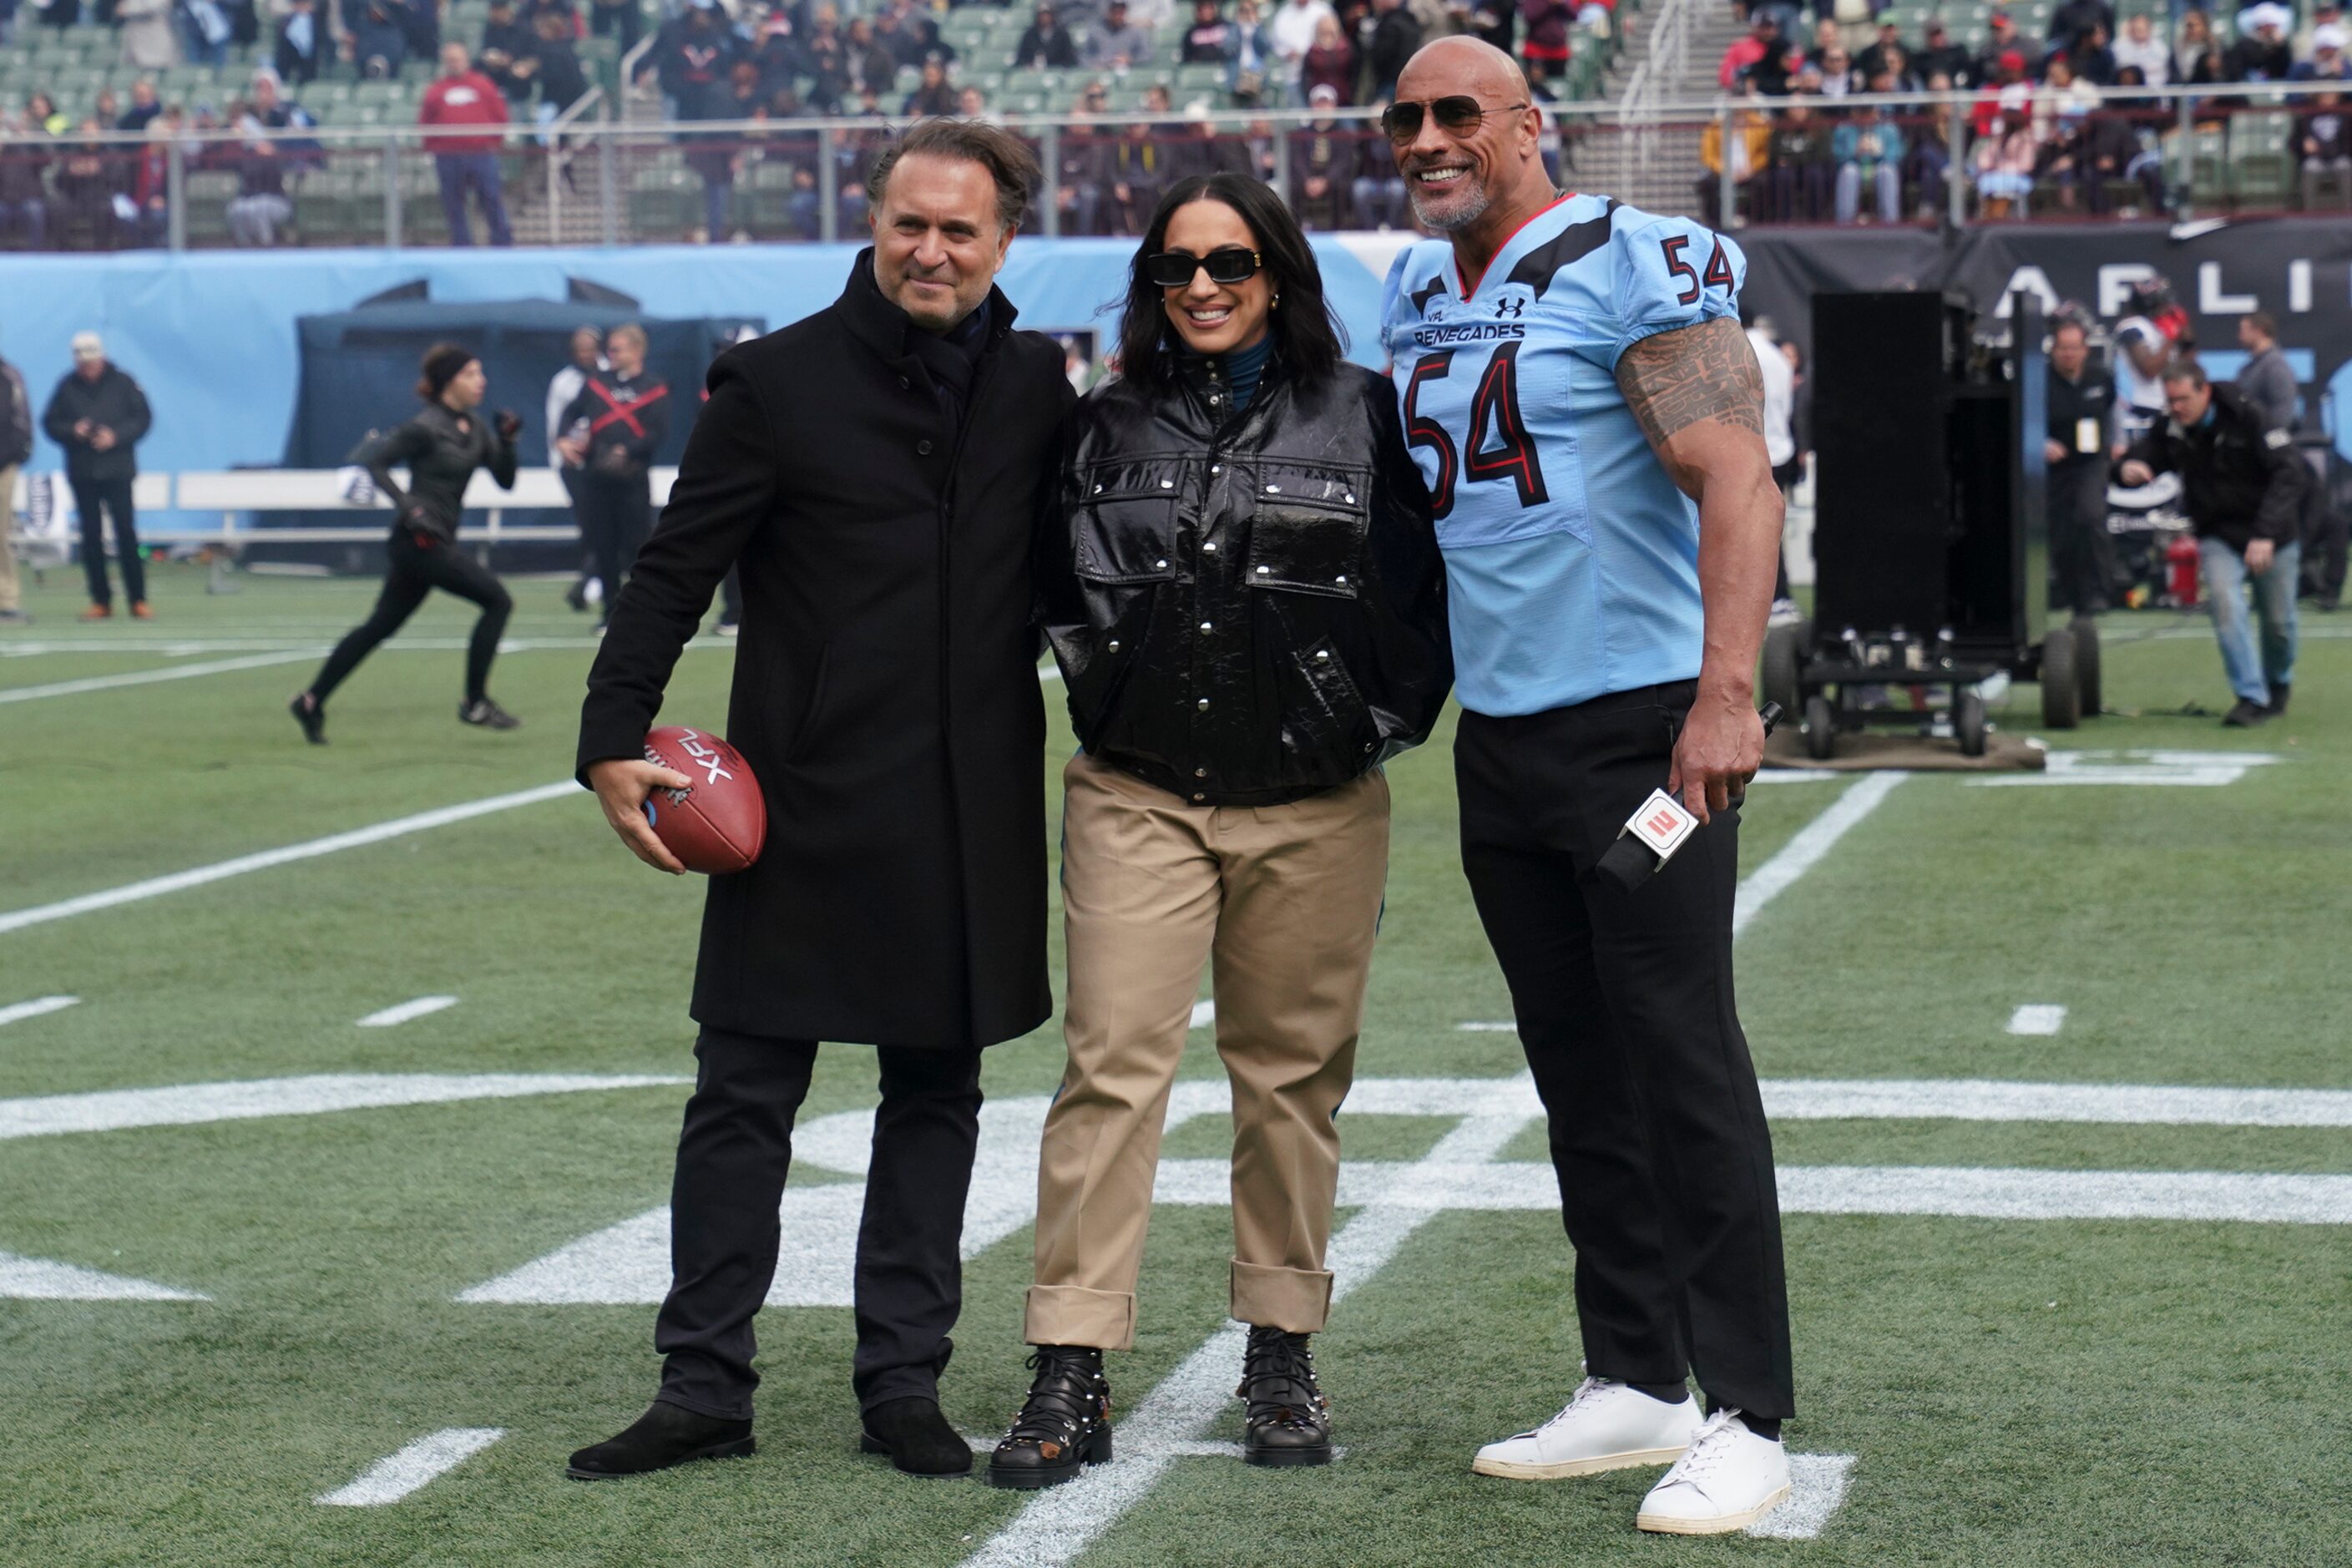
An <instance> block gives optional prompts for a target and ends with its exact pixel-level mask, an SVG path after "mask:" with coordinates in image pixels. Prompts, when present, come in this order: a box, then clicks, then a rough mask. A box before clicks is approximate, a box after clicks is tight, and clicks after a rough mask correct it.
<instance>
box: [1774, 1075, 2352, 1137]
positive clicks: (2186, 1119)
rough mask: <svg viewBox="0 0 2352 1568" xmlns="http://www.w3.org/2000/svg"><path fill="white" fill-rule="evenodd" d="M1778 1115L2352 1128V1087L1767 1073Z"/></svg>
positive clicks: (1793, 1118) (1782, 1118) (1776, 1117)
mask: <svg viewBox="0 0 2352 1568" xmlns="http://www.w3.org/2000/svg"><path fill="white" fill-rule="evenodd" d="M1763 1088H1764V1113H1765V1115H1767V1116H1768V1117H1769V1118H1771V1119H1772V1120H1773V1121H1848V1120H1874V1121H2081V1122H2123V1123H2155V1124H2169V1125H2174V1126H2204V1127H2352V1089H2200V1088H2192V1087H2177V1086H2173V1085H2169V1084H2130V1083H2014V1082H2000V1081H1997V1080H1990V1079H1940V1078H1922V1079H1765V1080H1764V1085H1763Z"/></svg>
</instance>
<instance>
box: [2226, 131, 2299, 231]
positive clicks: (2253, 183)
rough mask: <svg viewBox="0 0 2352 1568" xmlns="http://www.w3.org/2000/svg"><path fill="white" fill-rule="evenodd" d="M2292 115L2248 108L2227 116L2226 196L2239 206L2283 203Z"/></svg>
mask: <svg viewBox="0 0 2352 1568" xmlns="http://www.w3.org/2000/svg"><path fill="white" fill-rule="evenodd" d="M2293 133H2294V117H2293V116H2292V115H2289V114H2285V113H2281V112H2279V111H2276V110H2252V111H2248V112H2242V113H2240V114H2237V115H2233V116H2232V117H2231V120H2230V196H2231V200H2232V201H2233V202H2234V203H2236V205H2240V206H2254V207H2284V206H2285V205H2288V204H2287V195H2288V192H2289V191H2290V190H2291V189H2292V188H2293V183H2294V159H2293V158H2292V157H2290V156H2289V154H2288V151H2287V149H2288V143H2289V141H2290V140H2291V138H2292V136H2293Z"/></svg>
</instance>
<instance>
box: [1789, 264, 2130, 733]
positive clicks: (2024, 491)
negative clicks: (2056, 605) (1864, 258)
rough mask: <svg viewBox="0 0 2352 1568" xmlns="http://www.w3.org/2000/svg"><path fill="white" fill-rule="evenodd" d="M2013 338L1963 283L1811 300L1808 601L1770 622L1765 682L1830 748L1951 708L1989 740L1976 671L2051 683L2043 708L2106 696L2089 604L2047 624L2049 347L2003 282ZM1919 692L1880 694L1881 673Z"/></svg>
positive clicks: (2077, 711) (2070, 718) (2062, 711)
mask: <svg viewBox="0 0 2352 1568" xmlns="http://www.w3.org/2000/svg"><path fill="white" fill-rule="evenodd" d="M1975 324H1976V323H1975V312H1974V311H1973V310H1970V308H1969V304H1968V301H1967V300H1966V299H1965V298H1964V297H1962V296H1960V295H1958V294H1946V293H1933V292H1917V291H1905V292H1899V293H1842V294H1820V295H1816V296H1815V297H1814V300H1813V387H1814V390H1813V430H1814V437H1813V447H1814V452H1815V470H1814V493H1815V498H1816V506H1815V509H1814V522H1813V559H1814V563H1815V575H1814V584H1813V615H1812V618H1811V620H1810V621H1806V622H1799V623H1798V624H1796V625H1793V626H1776V627H1774V628H1772V630H1771V631H1770V632H1769V634H1768V635H1767V636H1766V638H1765V642H1764V668H1763V694H1764V695H1765V696H1766V697H1767V698H1769V699H1770V700H1774V701H1776V702H1779V703H1780V705H1781V706H1782V707H1783V708H1785V709H1787V710H1789V711H1790V712H1792V713H1798V714H1801V715H1802V716H1803V719H1804V732H1805V745H1806V750H1807V751H1808V752H1811V754H1812V755H1813V756H1814V757H1816V758H1827V757H1829V756H1830V755H1832V752H1833V751H1834V748H1835V746H1836V742H1837V737H1838V736H1839V735H1841V734H1850V733H1853V732H1855V731H1860V730H1861V729H1862V728H1863V727H1864V725H1867V724H1903V725H1913V726H1919V727H1923V728H1927V727H1932V726H1933V725H1935V724H1936V723H1937V721H1948V723H1949V725H1950V727H1951V731H1952V733H1953V734H1954V735H1955V736H1956V737H1957V738H1958V742H1959V746H1960V750H1961V752H1964V753H1966V754H1967V755H1969V756H1981V755H1982V754H1983V753H1984V749H1985V735H1986V721H1985V705H1984V699H1983V698H1982V696H1980V695H1979V690H1978V688H1979V685H1980V684H1981V683H1982V682H1984V681H1986V680H1988V679H1991V678H1992V677H1994V676H1995V675H1998V674H2001V673H2006V674H2008V675H2009V676H2010V677H2011V679H2018V680H2039V681H2040V682H2041V683H2042V723H2043V724H2045V725H2047V726H2048V727H2050V728H2052V729H2056V730H2069V729H2072V728H2074V725H2075V724H2076V723H2077V722H2078V721H2080V719H2081V718H2082V717H2083V715H2084V714H2085V713H2096V712H2097V711H2098V708H2099V653H2098V635H2097V632H2096V630H2095V627H2094V625H2093V623H2092V622H2091V621H2089V620H2087V619H2083V620H2077V621H2075V622H2074V624H2073V625H2071V626H2058V627H2054V628H2047V627H2045V623H2046V622H2047V620H2048V617H2049V609H2048V606H2049V589H2048V582H2049V571H2050V530H2049V519H2048V512H2047V506H2046V499H2045V488H2046V487H2045V482H2044V481H2045V474H2046V469H2047V464H2046V461H2045V458H2044V453H2043V447H2042V443H2043V440H2044V438H2045V400H2046V396H2047V382H2046V375H2047V364H2048V356H2047V354H2046V353H2045V349H2044V344H2043V341H2042V340H2043V323H2042V310H2041V306H2040V302H2039V300H2036V299H2034V298H2033V297H2032V295H2029V294H2025V293H2019V294H2017V295H2015V296H2013V297H2012V298H2011V318H2010V322H2009V326H2010V333H2009V346H2008V347H2007V348H2006V349H2005V350H2004V349H2002V348H2000V347H1998V346H1995V345H1992V344H1989V343H1985V342H1979V339H1978V337H1977V335H1976V333H1975V331H1974V328H1975ZM1904 689H1909V690H1912V691H1915V692H1918V693H1920V694H1922V695H1924V697H1925V699H1926V701H1925V704H1924V706H1923V705H1920V704H1918V703H1916V702H1915V703H1914V704H1913V705H1911V706H1907V707H1903V706H1895V705H1894V704H1893V703H1891V702H1885V701H1882V700H1878V699H1879V698H1880V697H1881V695H1882V694H1884V693H1886V692H1888V691H1890V690H1904Z"/></svg>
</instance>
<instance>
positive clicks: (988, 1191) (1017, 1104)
mask: <svg viewBox="0 0 2352 1568" xmlns="http://www.w3.org/2000/svg"><path fill="white" fill-rule="evenodd" d="M679 1081H684V1080H679ZM1048 1103H1049V1101H1048V1100H1047V1098H1046V1097H1045V1096H1043V1095H1032V1096H1023V1097H1019V1098H1015V1099H1010V1100H992V1101H991V1102H989V1103H988V1104H987V1105H986V1106H983V1107H982V1110H981V1113H980V1115H981V1131H980V1149H979V1153H978V1156H977V1158H976V1160H975V1162H974V1164H973V1169H972V1180H971V1200H970V1203H969V1205H968V1206H967V1209H966V1215H965V1222H964V1229H963V1244H962V1253H963V1256H964V1258H967V1259H970V1258H977V1257H979V1256H980V1255H981V1254H982V1252H985V1251H986V1250H987V1249H988V1248H989V1247H993V1246H994V1245H996V1243H998V1242H1000V1241H1002V1240H1003V1239H1004V1238H1005V1237H1009V1236H1012V1235H1013V1234H1014V1233H1015V1232H1017V1231H1019V1230H1021V1229H1022V1228H1023V1227H1024V1226H1027V1225H1028V1224H1030V1222H1031V1221H1032V1220H1033V1219H1034V1217H1035V1212H1036V1197H1037V1143H1038V1137H1039V1134H1040V1132H1041V1131H1042V1130H1043V1128H1044V1126H1045V1110H1046V1107H1047V1105H1048ZM1230 1104H1231V1096H1230V1094H1229V1092H1228V1090H1227V1088H1226V1085H1225V1081H1224V1080H1223V1079H1184V1080H1183V1081H1181V1082H1180V1083H1178V1084H1177V1085H1176V1086H1175V1089H1174V1090H1173V1092H1172V1093H1171V1095H1170V1097H1169V1106H1168V1121H1167V1125H1168V1126H1169V1128H1170V1129H1171V1130H1173V1129H1174V1128H1177V1127H1181V1126H1182V1125H1183V1124H1184V1123H1185V1122H1187V1121H1191V1120H1192V1118H1194V1117H1196V1116H1209V1115H1222V1114H1224V1113H1225V1112H1226V1111H1227V1110H1228V1109H1229V1107H1230ZM1764 1107H1765V1110H1766V1112H1767V1113H1768V1114H1769V1116H1771V1118H1772V1119H1773V1120H1774V1121H1827V1120H1847V1119H1860V1118H1869V1119H1876V1120H1887V1121H1934V1120H1957V1121H2071V1122H2117V1123H2178V1124H2203V1125H2212V1126H2248V1127H2352V1092H2347V1091H2344V1090H2340V1089H2175V1088H2162V1087H2154V1088H2151V1087H2137V1086H2131V1085H2109V1084H2064V1083H1996V1082H1983V1081H1974V1080H1965V1079H1912V1080H1888V1081H1884V1082H1874V1081H1867V1080H1864V1081H1858V1082H1857V1081H1850V1080H1839V1079H1795V1080H1788V1079H1780V1080H1767V1081H1766V1083H1765V1084H1764ZM1348 1110H1349V1113H1351V1114H1358V1115H1370V1116H1445V1117H1465V1116H1480V1117H1491V1118H1506V1117H1507V1118H1516V1119H1517V1122H1518V1123H1519V1124H1520V1125H1527V1124H1529V1123H1532V1122H1534V1121H1537V1120H1538V1118H1539V1117H1540V1116H1541V1115H1542V1113H1543V1108H1542V1106H1541V1105H1540V1104H1539V1103H1538V1100H1537V1099H1536V1093H1535V1089H1534V1087H1533V1086H1532V1084H1531V1083H1530V1082H1529V1081H1528V1079H1527V1078H1526V1076H1525V1075H1521V1076H1519V1077H1517V1078H1509V1079H1496V1078H1461V1079H1442V1078H1440V1079H1388V1078H1372V1079H1357V1080H1356V1083H1355V1086H1354V1087H1353V1088H1352V1089H1350V1090H1349V1096H1348ZM1341 1125H1342V1126H1343V1127H1344V1126H1345V1125H1346V1124H1345V1122H1344V1121H1343V1122H1342V1124H1341ZM873 1139H874V1115H873V1112H872V1111H870V1110H844V1111H837V1112H835V1113H834V1114H832V1115H830V1116H821V1117H819V1118H817V1119H816V1120H815V1121H811V1122H808V1123H806V1124H804V1125H803V1126H802V1127H800V1128H797V1129H795V1130H794V1131H793V1153H794V1156H795V1161H796V1164H797V1166H798V1167H799V1168H800V1169H802V1170H803V1171H811V1170H816V1171H828V1172H838V1173H842V1174H844V1175H846V1176H851V1177H861V1178H862V1177H863V1176H864V1175H865V1173H866V1159H867V1156H868V1154H869V1152H871V1148H872V1144H873ZM1407 1171H1411V1172H1414V1173H1418V1174H1417V1175H1416V1176H1415V1179H1414V1180H1413V1182H1412V1184H1411V1190H1410V1191H1407V1190H1402V1189H1399V1190H1397V1192H1396V1195H1395V1196H1394V1197H1393V1198H1392V1199H1391V1200H1389V1201H1392V1202H1394V1203H1396V1204H1399V1205H1408V1206H1421V1205H1429V1206H1430V1207H1431V1208H1432V1210H1434V1209H1436V1208H1443V1207H1449V1206H1450V1207H1469V1208H1477V1207H1492V1208H1498V1209H1505V1210H1517V1209H1524V1210H1529V1211H1536V1210H1546V1209H1549V1208H1550V1207H1552V1206H1554V1205H1557V1204H1558V1202H1559V1186H1558V1183H1557V1181H1556V1179H1555V1178H1554V1176H1553V1174H1552V1172H1551V1168H1550V1166H1549V1165H1545V1164H1538V1163H1524V1164H1510V1165H1490V1166H1486V1167H1474V1168H1466V1169H1455V1168H1453V1167H1450V1166H1445V1167H1443V1168H1441V1167H1436V1166H1429V1165H1426V1164H1423V1165H1417V1166H1410V1167H1408V1166H1401V1165H1393V1164H1380V1163H1364V1162H1360V1161H1349V1162H1348V1163H1346V1164H1344V1165H1342V1166H1341V1167H1340V1171H1339V1183H1340V1194H1341V1202H1342V1203H1343V1204H1344V1205H1348V1206H1351V1207H1352V1206H1356V1205H1369V1204H1372V1203H1377V1202H1380V1201H1382V1196H1383V1194H1384V1193H1387V1192H1389V1191H1390V1190H1391V1184H1393V1183H1397V1182H1399V1181H1401V1180H1402V1175H1401V1173H1404V1172H1407ZM2060 1174H2063V1173H2060ZM1824 1179H1825V1180H1828V1179H1832V1178H1824ZM1843 1179H1844V1178H1843V1177H1838V1178H1834V1180H1843ZM1824 1190H1829V1189H1824ZM1836 1190H1838V1191H1843V1189H1842V1188H1841V1189H1836ZM1152 1195H1153V1201H1155V1202H1157V1203H1163V1204H1196V1205H1206V1206H1209V1207H1221V1206H1223V1205H1226V1204H1229V1203H1230V1202H1231V1201H1232V1181H1231V1173H1230V1172H1229V1171H1228V1169H1227V1168H1226V1163H1225V1162H1223V1161H1222V1160H1213V1159H1203V1160H1166V1161H1163V1162H1161V1163H1160V1173H1159V1179H1158V1182H1157V1184H1156V1186H1155V1188H1154V1191H1153V1194H1152ZM2306 1195H2308V1194H2306ZM2158 1196H2159V1197H2161V1196H2162V1194H2160V1193H2159V1194H2158ZM2321 1196H2322V1197H2323V1198H2324V1197H2325V1196H2326V1193H2325V1192H2324V1191H2323V1192H2322V1194H2321ZM864 1207H865V1186H864V1184H863V1182H862V1181H850V1182H836V1183H833V1184H814V1183H811V1182H809V1181H808V1180H807V1179H806V1178H805V1177H803V1178H802V1179H799V1180H796V1181H795V1182H794V1183H793V1184H792V1185H791V1186H789V1187H787V1188H786V1189H785V1190H784V1196H783V1201H782V1212H781V1218H782V1253H781V1255H780V1256H779V1258H778V1260H777V1266H776V1273H775V1278H774V1282H773V1283H772V1285H771V1286H770V1288H769V1291H768V1297H767V1300H768V1303H769V1304H770V1305H772V1306H803V1307H846V1306H849V1305H851V1304H852V1303H851V1293H850V1277H851V1271H852V1266H853V1260H854V1258H856V1250H857V1228H858V1223H859V1217H860V1215H861V1214H862V1213H863V1211H864ZM1832 1212H1847V1211H1844V1210H1836V1211H1832ZM1856 1212H1876V1211H1875V1210H1866V1211H1856ZM1928 1212H1937V1213H1940V1212H1943V1211H1942V1210H1941V1209H1940V1208H1937V1209H1933V1210H1930V1211H1928ZM2264 1216H2265V1217H2293V1215H2269V1214H2268V1211H2265V1215H2264ZM2185 1217H2195V1216H2194V1215H2189V1216H2185ZM669 1247H670V1214H669V1210H668V1209H667V1208H656V1209H650V1210H648V1211H646V1213H644V1214H640V1215H635V1216H633V1217H631V1218H629V1219H625V1220H623V1221H621V1222H620V1223H618V1224H616V1225H613V1226H607V1227H605V1228H604V1229H603V1230H600V1231H595V1232H593V1233H592V1234H590V1235H587V1236H584V1237H580V1238H578V1239H577V1240H574V1241H572V1242H569V1243H567V1244H565V1245H564V1246H562V1247H558V1248H556V1249H555V1250H554V1251H552V1252H550V1253H547V1254H545V1255H543V1256H542V1257H541V1258H536V1259H534V1260H532V1261H530V1262H528V1263H525V1264H524V1265H522V1266H521V1267H520V1268H516V1269H514V1270H512V1271H511V1272H509V1273H507V1274H503V1275H500V1276H499V1277H498V1278H497V1279H490V1280H487V1281H485V1282H483V1283H482V1284H479V1285H476V1286H474V1287H472V1288H470V1289H467V1290H466V1291H464V1292H462V1293H461V1294H460V1295H459V1296H458V1298H457V1300H461V1301H469V1302H484V1303H501V1302H504V1303H534V1304H555V1303H596V1304H607V1305H615V1304H644V1305H652V1304H655V1303H658V1302H659V1301H660V1300H662V1299H663V1297H664V1296H666V1295H667V1293H668V1289H669V1282H670V1277H669Z"/></svg>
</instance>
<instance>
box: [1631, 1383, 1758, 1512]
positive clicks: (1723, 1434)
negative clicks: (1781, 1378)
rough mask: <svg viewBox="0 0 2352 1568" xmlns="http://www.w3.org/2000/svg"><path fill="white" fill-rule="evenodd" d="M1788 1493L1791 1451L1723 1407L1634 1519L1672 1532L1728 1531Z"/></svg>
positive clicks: (1653, 1490)
mask: <svg viewBox="0 0 2352 1568" xmlns="http://www.w3.org/2000/svg"><path fill="white" fill-rule="evenodd" d="M1788 1496H1789V1451H1788V1450H1787V1449H1786V1448H1783V1447H1780V1444H1778V1443H1775V1442H1774V1441H1772V1440H1771V1439H1770V1438H1769V1437H1759V1436H1757V1435H1756V1434H1755V1433H1753V1432H1750V1431H1749V1430H1748V1427H1747V1425H1746V1424H1745V1423H1744V1422H1742V1421H1741V1420H1740V1419H1739V1412H1738V1411H1737V1410H1718V1411H1717V1412H1716V1413H1715V1414H1714V1415H1710V1416H1708V1417H1707V1418H1706V1426H1702V1427H1700V1428H1699V1429H1698V1435H1697V1436H1695V1437H1693V1438H1692V1439H1691V1446H1690V1452H1688V1453H1687V1454H1685V1455H1684V1456H1683V1457H1682V1458H1679V1459H1677V1460H1675V1468H1673V1469H1671V1470H1668V1471H1667V1472H1666V1473H1665V1474H1664V1476H1662V1477H1660V1478H1659V1479H1658V1484H1657V1485H1656V1486H1654V1487H1652V1488H1651V1489H1650V1495H1649V1496H1648V1497H1645V1498H1643V1500H1642V1511H1641V1513H1640V1514H1639V1515H1638V1516H1636V1517H1635V1519H1634V1521H1633V1522H1634V1523H1636V1524H1638V1525H1640V1526H1641V1527H1642V1528H1643V1530H1652V1531H1662V1532H1664V1533H1665V1534H1668V1535H1727V1534H1729V1533H1730V1532H1731V1531H1735V1530H1745V1529H1747V1528H1748V1526H1749V1525H1751V1524H1753V1523H1755V1522H1756V1521H1758V1520H1759V1519H1762V1518H1763V1517H1764V1516H1765V1515H1766V1514H1768V1513H1770V1512H1771V1511H1772V1510H1774V1509H1776V1508H1778V1507H1780V1504H1781V1503H1782V1502H1783V1501H1784V1500H1787V1498H1788Z"/></svg>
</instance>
